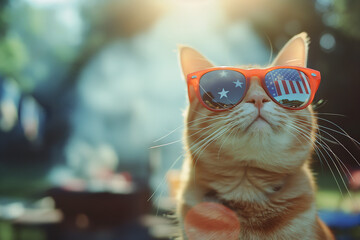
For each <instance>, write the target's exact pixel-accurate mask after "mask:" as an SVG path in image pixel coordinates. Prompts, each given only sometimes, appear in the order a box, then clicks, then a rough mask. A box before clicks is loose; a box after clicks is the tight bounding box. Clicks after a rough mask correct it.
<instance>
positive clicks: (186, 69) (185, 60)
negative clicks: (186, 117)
mask: <svg viewBox="0 0 360 240" xmlns="http://www.w3.org/2000/svg"><path fill="white" fill-rule="evenodd" d="M178 50H179V58H180V65H181V70H182V73H183V75H184V78H185V80H186V76H187V75H188V74H189V73H193V72H196V71H200V70H204V69H207V68H211V67H213V66H214V65H213V64H212V63H211V62H210V61H209V60H207V59H206V58H205V57H204V56H203V55H201V54H200V53H199V52H198V51H196V50H195V49H193V48H191V47H187V46H182V45H179V46H178ZM188 91H189V92H188V94H189V99H190V102H193V101H194V100H195V101H196V97H195V96H196V93H195V90H194V89H193V88H192V87H189V89H188Z"/></svg>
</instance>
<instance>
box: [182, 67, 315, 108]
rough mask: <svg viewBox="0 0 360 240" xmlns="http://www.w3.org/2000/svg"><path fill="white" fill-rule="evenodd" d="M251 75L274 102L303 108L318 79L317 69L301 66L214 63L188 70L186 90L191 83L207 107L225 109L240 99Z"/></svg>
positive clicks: (246, 89) (285, 106) (289, 106)
mask: <svg viewBox="0 0 360 240" xmlns="http://www.w3.org/2000/svg"><path fill="white" fill-rule="evenodd" d="M253 76H257V77H259V78H260V79H261V85H262V87H263V89H264V90H265V92H266V93H267V95H268V96H269V97H270V98H271V99H272V100H273V101H274V102H275V103H277V104H278V105H280V106H281V107H283V108H286V109H292V110H301V109H304V108H306V107H307V106H308V105H309V104H310V103H311V102H312V101H313V99H314V96H315V92H316V90H317V89H318V87H319V84H320V80H321V77H320V72H319V71H316V70H313V69H310V68H302V67H292V66H291V67H290V66H276V67H270V68H265V69H248V70H246V69H241V68H234V67H215V68H209V69H206V70H202V71H198V72H194V73H190V74H188V75H187V84H188V90H190V87H193V88H194V90H195V92H196V95H197V97H198V99H199V100H200V102H201V103H202V105H203V106H204V107H206V108H207V109H209V110H211V111H225V110H228V109H230V108H233V107H234V106H236V105H237V104H239V103H241V101H242V100H243V99H244V97H245V95H246V93H247V91H248V89H249V86H250V80H251V78H252V77H253Z"/></svg>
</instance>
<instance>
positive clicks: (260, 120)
mask: <svg viewBox="0 0 360 240" xmlns="http://www.w3.org/2000/svg"><path fill="white" fill-rule="evenodd" d="M266 126H270V127H271V124H270V122H269V121H268V120H266V118H264V117H263V116H261V115H260V114H259V115H258V116H257V117H256V118H255V119H254V120H253V121H252V122H251V123H250V124H249V126H247V127H246V129H245V131H247V130H249V129H250V128H252V127H256V128H263V127H266Z"/></svg>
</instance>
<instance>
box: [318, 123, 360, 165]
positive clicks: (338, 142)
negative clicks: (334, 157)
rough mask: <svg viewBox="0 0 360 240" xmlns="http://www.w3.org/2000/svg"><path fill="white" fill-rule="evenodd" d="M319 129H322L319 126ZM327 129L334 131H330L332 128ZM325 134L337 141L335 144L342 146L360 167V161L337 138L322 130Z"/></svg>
mask: <svg viewBox="0 0 360 240" xmlns="http://www.w3.org/2000/svg"><path fill="white" fill-rule="evenodd" d="M319 127H322V126H320V125H319ZM326 129H329V130H333V129H330V128H326ZM321 131H322V132H323V133H325V134H326V135H328V136H329V137H331V138H332V139H334V140H335V142H336V143H337V144H338V145H340V146H341V147H342V148H343V149H344V150H345V151H346V152H347V153H348V154H349V155H350V156H351V158H352V159H354V160H355V162H356V163H357V164H358V165H359V166H360V163H359V161H358V160H357V159H356V157H355V156H354V155H353V154H352V153H351V152H350V151H349V150H348V149H347V148H346V147H345V146H344V145H343V144H342V143H341V142H340V141H339V140H338V139H337V138H336V137H334V136H333V135H332V134H330V133H328V132H327V131H325V130H321ZM338 133H341V132H338Z"/></svg>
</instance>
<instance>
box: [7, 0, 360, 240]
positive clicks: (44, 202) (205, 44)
mask: <svg viewBox="0 0 360 240" xmlns="http://www.w3.org/2000/svg"><path fill="white" fill-rule="evenodd" d="M359 13H360V2H359V1H355V0H271V1H270V0H1V1H0V239H2V240H12V239H19V240H48V239H50V240H57V239H58V240H68V239H69V240H70V239H71V240H72V239H77V240H78V239H79V240H81V239H86V240H92V239H94V240H112V239H139V240H143V239H144V240H147V239H149V240H150V239H169V236H171V234H172V232H173V224H172V223H173V222H172V220H171V219H168V218H166V215H167V214H170V213H171V211H172V210H173V208H174V200H173V196H174V192H175V189H176V185H177V184H178V182H177V174H178V172H177V169H179V168H180V166H181V162H182V154H183V151H182V143H181V137H182V129H183V116H182V111H183V110H184V109H185V106H186V104H187V99H186V84H185V81H184V79H183V78H182V76H181V73H180V69H179V65H178V59H177V52H176V48H177V44H187V45H190V46H192V47H194V48H196V49H198V50H199V51H200V52H202V53H203V54H204V55H205V56H207V57H208V58H209V59H211V60H212V61H213V62H214V63H216V64H217V65H241V64H251V63H254V64H261V65H266V64H268V63H270V61H271V60H272V59H273V58H274V56H276V53H277V52H278V51H279V50H280V49H281V47H282V46H283V45H284V44H285V43H286V41H287V40H289V39H290V38H291V37H292V36H293V35H295V34H297V33H300V32H302V31H306V32H307V33H308V34H309V36H310V37H311V45H310V52H309V60H308V66H309V67H311V68H314V69H317V70H319V71H321V73H322V83H321V85H320V88H319V91H318V93H317V96H316V99H315V101H314V103H315V104H314V105H315V108H316V110H317V111H318V112H319V114H318V116H319V119H320V120H319V123H320V125H321V127H320V132H319V133H320V134H321V135H322V136H323V138H322V140H319V143H318V146H319V147H318V150H317V154H314V159H315V161H314V163H313V166H314V171H315V172H316V176H317V181H318V184H319V192H318V199H317V201H318V207H319V209H320V216H321V218H322V219H323V220H324V221H325V222H327V224H328V225H329V226H331V228H332V230H333V231H334V232H335V233H336V235H337V239H360V227H359V226H360V214H359V213H360V193H359V190H360V164H359V161H360V160H359V156H360V154H359V152H360V151H359V142H357V140H359V139H360V127H359V123H360V111H359V110H360V109H359V104H360V94H359V91H360V58H359V57H360V14H359ZM348 134H349V135H350V136H349V135H348ZM158 145H160V146H159V147H156V146H158Z"/></svg>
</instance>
